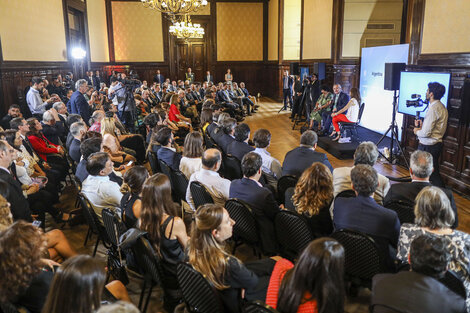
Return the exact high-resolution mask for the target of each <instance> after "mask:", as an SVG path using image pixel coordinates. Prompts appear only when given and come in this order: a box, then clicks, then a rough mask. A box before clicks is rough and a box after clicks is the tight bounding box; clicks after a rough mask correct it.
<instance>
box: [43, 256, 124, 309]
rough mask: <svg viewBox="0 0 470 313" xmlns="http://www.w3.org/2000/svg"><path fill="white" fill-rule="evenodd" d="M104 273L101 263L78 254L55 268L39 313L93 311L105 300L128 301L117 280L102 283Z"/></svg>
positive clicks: (104, 278) (104, 277) (104, 279)
mask: <svg viewBox="0 0 470 313" xmlns="http://www.w3.org/2000/svg"><path fill="white" fill-rule="evenodd" d="M105 282H106V272H105V270H104V268H103V265H102V264H101V262H100V261H99V260H97V259H95V258H93V257H91V256H89V255H79V256H76V257H73V258H71V259H69V260H67V261H65V262H64V263H63V264H62V266H61V267H59V268H58V270H57V273H56V274H55V275H54V280H53V281H52V285H51V287H50V290H49V294H48V296H47V300H46V303H45V304H44V308H43V310H42V313H93V312H95V311H96V310H98V308H99V307H100V305H101V301H102V300H103V298H104V299H111V300H116V299H120V300H124V301H127V302H130V299H129V295H128V294H127V291H126V289H125V287H124V285H123V284H122V283H121V282H120V281H113V282H111V283H109V284H107V285H106V286H105Z"/></svg>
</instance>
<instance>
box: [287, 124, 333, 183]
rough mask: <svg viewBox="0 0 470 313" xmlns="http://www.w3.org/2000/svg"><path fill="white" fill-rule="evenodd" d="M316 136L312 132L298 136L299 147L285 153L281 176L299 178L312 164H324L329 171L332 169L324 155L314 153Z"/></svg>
mask: <svg viewBox="0 0 470 313" xmlns="http://www.w3.org/2000/svg"><path fill="white" fill-rule="evenodd" d="M317 141H318V136H317V134H316V133H315V132H314V131H313V130H307V131H305V132H304V133H303V134H302V136H300V147H297V148H295V149H294V150H291V151H289V152H287V154H286V157H285V158H284V163H283V164H282V175H283V176H284V175H294V176H296V177H300V176H301V175H302V173H303V172H304V171H305V170H306V169H307V168H309V167H310V166H311V165H312V164H313V163H315V162H320V163H323V164H325V165H326V166H327V167H328V168H329V169H330V171H333V167H332V166H331V164H330V161H328V157H327V156H326V154H324V153H321V152H316V151H315V149H316V148H317Z"/></svg>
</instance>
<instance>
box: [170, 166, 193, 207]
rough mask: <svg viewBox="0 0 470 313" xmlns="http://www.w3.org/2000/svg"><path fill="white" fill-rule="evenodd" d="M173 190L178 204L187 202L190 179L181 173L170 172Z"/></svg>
mask: <svg viewBox="0 0 470 313" xmlns="http://www.w3.org/2000/svg"><path fill="white" fill-rule="evenodd" d="M170 175H171V177H170V180H171V189H172V191H173V192H174V194H175V196H176V198H177V200H178V202H181V201H186V190H187V189H188V183H189V182H188V179H187V178H186V176H185V175H184V174H183V172H181V171H174V170H171V172H170Z"/></svg>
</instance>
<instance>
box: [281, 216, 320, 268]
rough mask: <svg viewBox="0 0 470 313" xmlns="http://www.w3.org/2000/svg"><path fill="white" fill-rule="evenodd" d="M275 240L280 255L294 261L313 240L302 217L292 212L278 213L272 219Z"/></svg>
mask: <svg viewBox="0 0 470 313" xmlns="http://www.w3.org/2000/svg"><path fill="white" fill-rule="evenodd" d="M274 229H275V231H276V238H277V241H278V242H279V245H280V246H281V255H282V256H283V257H285V258H286V259H289V260H291V261H294V260H295V259H297V257H298V256H299V254H300V253H301V252H302V250H303V249H305V247H306V246H308V244H309V243H310V242H311V241H312V240H313V239H315V238H314V235H313V233H312V231H311V230H310V227H309V226H308V224H307V221H306V220H305V218H304V217H303V216H301V215H300V214H298V213H296V212H292V211H280V212H278V213H277V214H276V217H275V218H274Z"/></svg>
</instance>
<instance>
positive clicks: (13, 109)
mask: <svg viewBox="0 0 470 313" xmlns="http://www.w3.org/2000/svg"><path fill="white" fill-rule="evenodd" d="M19 116H22V115H21V112H20V106H19V105H18V104H12V105H10V107H9V108H8V113H7V115H5V116H4V117H3V118H2V120H1V121H0V126H2V127H3V129H4V130H6V129H8V128H10V121H11V120H12V119H14V118H15V117H19Z"/></svg>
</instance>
